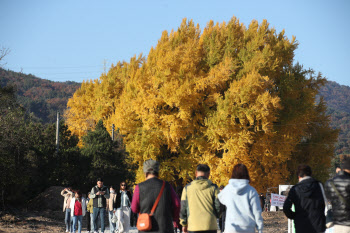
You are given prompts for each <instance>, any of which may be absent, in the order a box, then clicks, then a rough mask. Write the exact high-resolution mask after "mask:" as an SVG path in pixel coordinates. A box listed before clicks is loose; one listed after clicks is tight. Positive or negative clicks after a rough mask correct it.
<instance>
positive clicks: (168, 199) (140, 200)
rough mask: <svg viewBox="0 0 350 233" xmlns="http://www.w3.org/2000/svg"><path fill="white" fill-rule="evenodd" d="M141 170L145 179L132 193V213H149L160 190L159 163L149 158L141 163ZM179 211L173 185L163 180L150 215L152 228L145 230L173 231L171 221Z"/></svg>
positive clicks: (176, 218)
mask: <svg viewBox="0 0 350 233" xmlns="http://www.w3.org/2000/svg"><path fill="white" fill-rule="evenodd" d="M143 172H144V174H145V177H146V181H144V182H142V183H139V184H138V185H136V186H135V190H134V195H133V197H132V202H131V210H132V212H134V213H148V214H150V212H151V209H152V207H153V204H154V203H155V201H156V199H157V197H158V195H159V193H160V190H161V188H162V186H163V180H160V179H159V178H158V176H159V163H158V162H157V161H155V160H152V159H149V160H147V161H145V162H144V164H143ZM179 212H180V200H179V198H178V196H177V195H176V193H175V190H174V189H173V187H172V186H171V185H170V184H169V183H168V182H165V188H164V191H163V193H162V195H161V198H160V201H159V203H158V205H157V207H156V209H155V211H154V214H153V216H152V217H151V221H152V229H151V230H150V231H147V232H162V233H167V232H169V233H173V232H174V225H173V222H174V223H175V222H177V220H178V219H179Z"/></svg>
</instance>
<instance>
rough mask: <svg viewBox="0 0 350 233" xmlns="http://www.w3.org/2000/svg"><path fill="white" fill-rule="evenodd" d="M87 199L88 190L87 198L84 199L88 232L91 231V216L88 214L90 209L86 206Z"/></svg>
mask: <svg viewBox="0 0 350 233" xmlns="http://www.w3.org/2000/svg"><path fill="white" fill-rule="evenodd" d="M89 201H90V192H88V195H87V198H86V200H85V204H86V214H85V216H86V230H87V232H88V233H90V231H91V216H90V211H89V208H88V204H89Z"/></svg>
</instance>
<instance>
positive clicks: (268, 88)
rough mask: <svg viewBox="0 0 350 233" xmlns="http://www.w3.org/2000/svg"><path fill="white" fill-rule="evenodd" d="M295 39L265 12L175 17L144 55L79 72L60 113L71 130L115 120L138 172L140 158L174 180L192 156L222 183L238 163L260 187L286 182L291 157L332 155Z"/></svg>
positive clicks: (312, 79)
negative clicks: (87, 74)
mask: <svg viewBox="0 0 350 233" xmlns="http://www.w3.org/2000/svg"><path fill="white" fill-rule="evenodd" d="M297 45H298V44H297V42H296V40H295V38H294V37H293V38H292V39H291V40H289V39H288V38H287V37H286V36H285V34H284V31H282V32H280V33H277V32H276V30H275V29H274V28H271V27H270V26H269V24H268V23H267V21H265V20H264V21H263V22H262V23H261V24H258V22H257V21H255V20H254V21H252V22H251V23H250V25H249V26H248V27H246V26H245V25H243V24H242V23H240V22H239V20H238V19H237V18H235V17H233V18H232V19H231V20H230V21H229V22H228V23H225V22H223V23H221V24H219V23H217V24H214V22H213V21H210V22H209V23H208V24H207V25H206V27H205V28H204V30H203V32H201V30H200V28H199V25H195V24H194V23H193V21H192V20H190V21H187V20H186V19H184V20H183V21H182V23H181V25H180V27H179V28H178V29H177V30H176V31H171V32H170V33H168V32H167V31H164V32H163V34H162V36H161V38H160V39H159V41H158V44H157V45H156V46H155V47H154V48H152V49H151V50H150V51H149V53H148V55H147V57H144V56H142V55H139V56H134V57H132V58H131V59H130V61H129V62H125V61H123V62H118V63H117V64H116V65H115V66H114V65H113V66H112V67H111V68H110V70H109V71H108V73H106V74H102V75H101V77H100V79H98V80H91V81H87V82H84V83H83V84H82V86H81V88H80V89H78V90H77V91H76V92H75V94H74V96H73V97H72V98H71V99H69V101H68V104H67V106H68V110H67V112H66V115H65V117H66V123H67V124H68V126H69V129H70V130H71V131H72V132H73V133H76V134H77V135H79V136H80V137H82V136H83V135H85V134H86V132H87V131H88V130H90V129H93V128H94V127H95V125H96V124H97V122H98V121H99V120H100V119H103V121H104V124H105V126H106V127H107V128H110V127H111V125H112V124H115V125H116V127H118V128H119V129H120V132H121V134H122V135H124V142H125V145H126V150H127V152H128V153H129V154H130V157H131V158H132V159H131V160H130V162H131V163H133V164H134V165H136V166H137V167H138V168H137V171H136V172H137V174H136V178H137V181H142V180H143V179H144V177H143V174H142V164H143V161H145V160H146V159H149V158H153V159H156V160H158V161H160V162H161V172H160V175H161V176H162V177H163V178H165V179H167V180H169V181H172V182H174V183H176V184H185V183H187V182H188V181H189V180H191V179H193V178H194V170H195V166H196V165H197V164H198V163H206V164H208V165H209V166H210V167H211V169H212V172H211V179H212V180H213V181H214V182H215V183H217V184H226V183H227V181H228V179H229V177H230V175H231V172H232V168H233V166H234V165H235V164H237V163H244V164H245V165H246V166H247V167H248V169H249V171H250V176H251V179H252V185H254V186H255V187H256V188H257V189H258V191H264V190H266V188H267V187H271V186H276V185H278V184H281V183H286V182H290V181H291V179H292V178H293V172H294V171H293V170H294V169H295V168H296V165H297V164H298V163H299V162H304V163H311V162H312V164H316V161H318V162H319V163H320V168H323V167H327V166H329V165H330V160H331V157H332V155H333V144H334V142H335V141H336V137H337V132H336V131H334V130H332V129H331V128H330V127H329V119H328V116H327V115H325V108H324V103H323V102H322V101H321V102H320V103H319V104H315V96H316V94H317V92H318V89H319V88H320V86H322V85H323V84H324V83H325V82H326V80H325V79H324V78H323V77H322V76H321V75H320V74H319V75H315V74H314V72H313V71H312V70H305V69H303V67H302V66H301V65H299V64H295V63H294V51H295V50H296V48H297ZM316 137H322V139H316ZM315 140H316V141H317V142H315ZM301 145H306V146H307V150H306V149H305V148H301ZM322 148H323V149H324V150H323V149H322ZM326 173H327V170H323V169H320V170H319V171H318V172H317V173H316V174H317V176H319V177H321V178H324V177H325V174H326Z"/></svg>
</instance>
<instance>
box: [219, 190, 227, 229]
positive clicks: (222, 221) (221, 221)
mask: <svg viewBox="0 0 350 233" xmlns="http://www.w3.org/2000/svg"><path fill="white" fill-rule="evenodd" d="M224 188H225V186H223V185H221V186H220V188H219V190H220V192H221V191H222V190H224ZM220 207H221V210H220V212H221V216H220V218H219V228H220V231H221V232H225V221H226V207H225V206H224V205H221V206H220Z"/></svg>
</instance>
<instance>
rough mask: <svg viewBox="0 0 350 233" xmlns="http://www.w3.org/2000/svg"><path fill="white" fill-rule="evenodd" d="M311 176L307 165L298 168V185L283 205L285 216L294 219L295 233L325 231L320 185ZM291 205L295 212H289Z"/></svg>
mask: <svg viewBox="0 0 350 233" xmlns="http://www.w3.org/2000/svg"><path fill="white" fill-rule="evenodd" d="M311 174H312V172H311V168H310V167H309V166H308V165H299V166H298V171H297V175H298V178H299V183H298V184H296V185H294V186H293V187H292V188H291V190H290V191H289V193H288V196H287V199H286V200H285V202H284V205H283V212H284V213H285V215H286V216H287V217H288V218H290V219H294V224H295V231H296V233H320V232H325V230H326V216H325V214H324V210H325V200H324V198H323V194H322V185H321V183H320V182H318V181H317V180H315V179H314V178H312V177H311ZM292 204H294V206H295V212H293V211H292V210H291V207H292Z"/></svg>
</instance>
